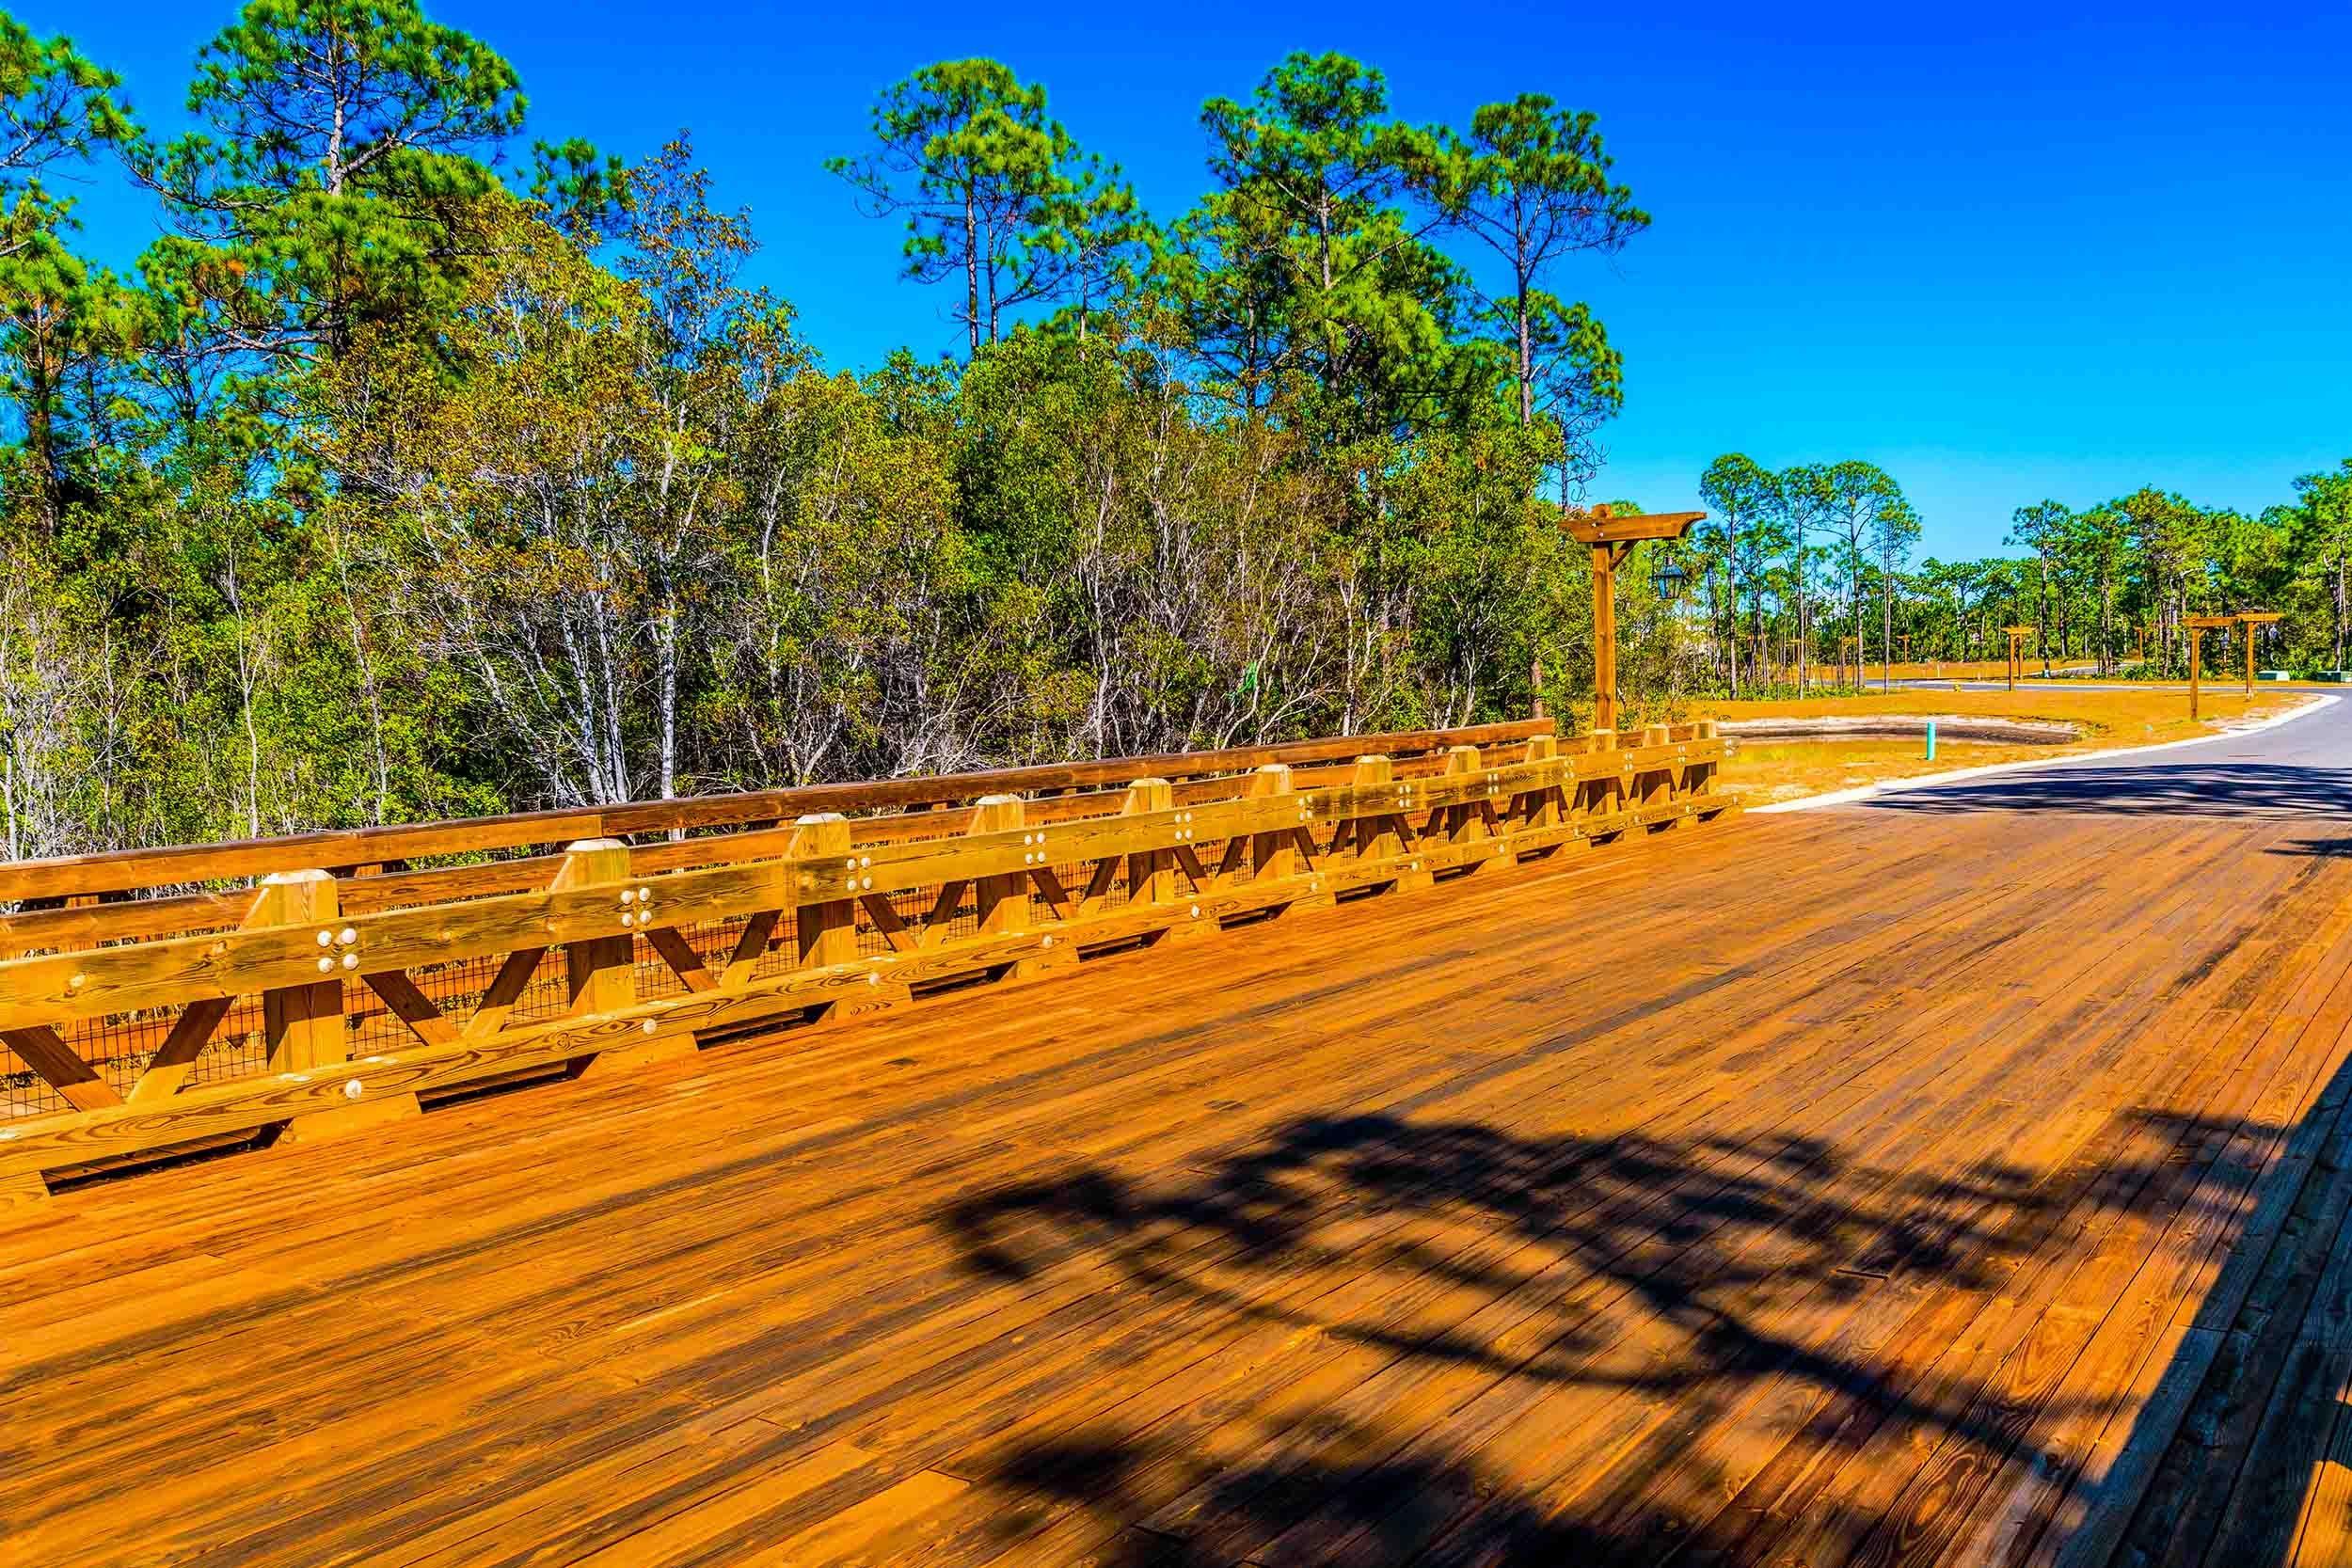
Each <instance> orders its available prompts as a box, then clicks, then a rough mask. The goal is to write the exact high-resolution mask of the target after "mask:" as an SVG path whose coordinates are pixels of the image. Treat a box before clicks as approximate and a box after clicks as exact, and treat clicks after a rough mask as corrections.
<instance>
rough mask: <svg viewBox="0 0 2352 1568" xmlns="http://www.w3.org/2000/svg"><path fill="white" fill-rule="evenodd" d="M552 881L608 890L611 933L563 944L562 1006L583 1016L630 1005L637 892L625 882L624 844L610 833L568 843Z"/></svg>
mask: <svg viewBox="0 0 2352 1568" xmlns="http://www.w3.org/2000/svg"><path fill="white" fill-rule="evenodd" d="M554 886H555V887H556V888H557V889H559V890H565V889H572V888H595V887H600V888H610V889H611V890H612V933H611V934H610V935H607V936H600V937H584V938H582V939H580V941H578V942H565V943H564V1000H565V1004H566V1007H565V1010H566V1011H568V1012H570V1013H573V1014H575V1015H579V1016H582V1017H585V1016H587V1015H589V1014H592V1013H617V1012H620V1011H621V1010H622V1009H624V1008H626V1007H628V1006H631V1005H633V1004H634V1003H635V1002H636V1000H637V934H636V927H637V904H636V896H637V895H636V890H635V889H634V888H632V887H630V886H629V882H628V845H626V844H623V843H622V842H621V841H620V840H618V839H613V838H586V839H581V840H580V842H579V843H577V844H572V845H568V846H566V847H565V848H564V864H563V867H562V869H560V870H558V871H557V872H556V874H555V882H554Z"/></svg>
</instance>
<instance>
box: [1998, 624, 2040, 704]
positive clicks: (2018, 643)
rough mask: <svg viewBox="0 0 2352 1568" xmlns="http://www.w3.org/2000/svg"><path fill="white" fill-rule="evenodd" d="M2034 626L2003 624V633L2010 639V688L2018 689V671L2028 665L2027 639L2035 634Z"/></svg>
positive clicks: (2012, 689)
mask: <svg viewBox="0 0 2352 1568" xmlns="http://www.w3.org/2000/svg"><path fill="white" fill-rule="evenodd" d="M2034 631H2035V628H2034V627H2032V626H2003V627H2002V628H2001V632H2002V635H2004V636H2006V637H2007V638H2008V639H2009V689H2010V690H2011V691H2014V690H2016V689H2017V672H2018V671H2020V670H2022V669H2024V668H2025V667H2026V655H2025V643H2026V638H2028V637H2031V636H2032V635H2033V634H2034Z"/></svg>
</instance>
